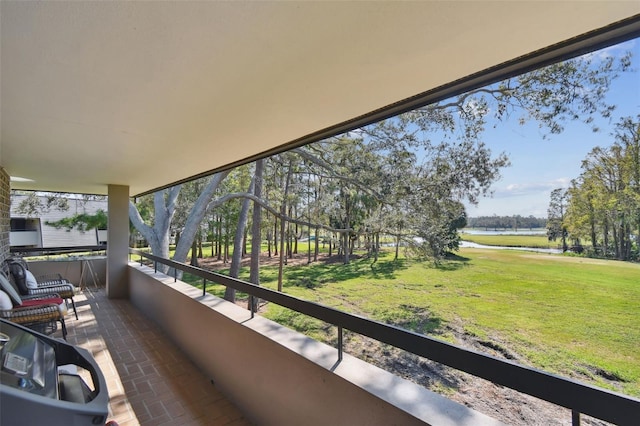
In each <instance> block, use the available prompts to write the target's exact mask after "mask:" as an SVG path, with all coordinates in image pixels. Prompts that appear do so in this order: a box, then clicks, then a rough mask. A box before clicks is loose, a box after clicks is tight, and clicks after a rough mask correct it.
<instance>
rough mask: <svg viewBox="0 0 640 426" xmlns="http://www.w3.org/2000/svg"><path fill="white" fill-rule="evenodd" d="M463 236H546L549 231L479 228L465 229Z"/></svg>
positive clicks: (462, 230) (462, 232)
mask: <svg viewBox="0 0 640 426" xmlns="http://www.w3.org/2000/svg"><path fill="white" fill-rule="evenodd" d="M460 233H461V234H469V235H546V233H547V230H546V229H545V228H534V229H518V230H517V231H516V230H514V229H498V230H488V231H486V230H484V229H478V228H464V229H461V230H460Z"/></svg>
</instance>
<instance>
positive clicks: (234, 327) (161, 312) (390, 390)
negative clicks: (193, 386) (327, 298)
mask: <svg viewBox="0 0 640 426" xmlns="http://www.w3.org/2000/svg"><path fill="white" fill-rule="evenodd" d="M129 283H130V300H131V302H132V303H133V304H134V305H135V306H136V307H137V308H138V309H139V310H141V311H142V312H143V313H144V314H145V315H147V316H148V317H150V318H151V319H152V320H153V321H155V322H156V323H157V324H158V325H159V326H160V327H161V328H162V329H163V330H164V331H165V332H166V333H167V335H168V336H169V338H171V339H172V340H173V341H174V343H175V344H176V345H177V346H179V347H180V348H181V350H183V351H184V352H185V353H186V354H187V355H188V356H189V357H190V358H191V359H192V360H193V362H194V363H195V364H196V365H198V366H199V367H200V369H201V370H202V371H203V372H204V374H206V375H207V376H208V377H209V378H210V379H211V380H212V381H213V382H214V383H215V384H216V386H217V387H218V388H219V389H220V390H221V391H223V392H224V393H225V394H226V395H227V396H228V397H229V398H230V399H231V400H233V401H234V402H235V403H236V404H237V405H238V406H239V407H240V408H241V409H242V410H243V412H244V413H245V415H247V416H248V417H249V418H250V419H251V420H253V421H254V422H255V423H256V424H261V425H301V424H304V425H328V424H329V425H412V424H437V425H483V424H497V422H495V421H494V420H493V419H490V418H488V417H486V416H484V415H482V414H479V413H477V412H475V411H472V410H469V409H468V408H466V407H464V406H462V405H459V404H456V403H454V402H452V401H450V400H448V399H446V398H444V397H441V396H440V395H437V394H434V393H433V392H430V391H428V390H426V389H424V388H422V387H421V386H418V385H416V384H414V383H411V382H409V381H406V380H403V379H401V378H399V377H396V376H394V375H392V374H390V373H388V372H386V371H384V370H381V369H379V368H377V367H374V366H372V365H370V364H367V363H365V362H363V361H361V360H359V359H356V358H354V357H351V356H349V355H348V354H345V355H344V359H343V360H342V362H340V363H338V362H337V350H336V349H335V348H332V347H329V346H327V345H325V344H322V343H319V342H317V341H315V340H312V339H310V338H308V337H306V336H304V335H301V334H300V333H297V332H294V331H292V330H290V329H287V328H286V327H283V326H280V325H279V324H277V323H274V322H272V321H269V320H267V319H265V318H263V317H260V316H256V317H255V318H253V319H251V318H250V313H249V312H248V311H247V310H245V309H243V308H241V307H239V306H237V305H235V304H232V303H229V302H226V301H224V300H221V299H219V298H217V297H214V296H211V295H206V296H204V297H203V296H202V291H201V290H198V289H196V288H194V287H192V286H190V285H188V284H185V283H183V282H180V281H178V282H175V283H174V280H173V278H171V277H167V276H166V275H163V274H159V273H154V272H153V270H152V269H150V268H148V267H145V266H139V265H138V264H135V263H130V264H129Z"/></svg>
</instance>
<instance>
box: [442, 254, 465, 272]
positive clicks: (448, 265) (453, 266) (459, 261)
mask: <svg viewBox="0 0 640 426" xmlns="http://www.w3.org/2000/svg"><path fill="white" fill-rule="evenodd" d="M470 260H471V259H470V258H468V257H464V256H460V255H458V254H455V253H447V254H446V255H445V256H444V259H443V260H442V261H439V262H434V264H433V267H434V268H435V269H438V270H440V271H444V272H447V271H457V270H460V269H462V268H464V267H466V266H467V265H468V263H469V261H470Z"/></svg>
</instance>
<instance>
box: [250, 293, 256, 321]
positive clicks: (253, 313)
mask: <svg viewBox="0 0 640 426" xmlns="http://www.w3.org/2000/svg"><path fill="white" fill-rule="evenodd" d="M249 303H251V318H253V317H254V316H255V310H256V300H255V298H254V297H253V294H252V295H251V296H249Z"/></svg>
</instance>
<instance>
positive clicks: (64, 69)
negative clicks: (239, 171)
mask: <svg viewBox="0 0 640 426" xmlns="http://www.w3.org/2000/svg"><path fill="white" fill-rule="evenodd" d="M638 13H640V2H637V1H629V2H614V1H585V2H576V1H567V2H560V1H556V2H546V1H545V2H538V1H511V2H505V1H495V2H491V1H466V2H461V1H458V2H441V1H434V2H430V1H429V2H206V1H205V2H182V1H180V2H178V1H175V2H124V1H122V2H120V1H119V2H89V1H84V2H82V1H70V2H57V1H56V2H26V1H15V2H14V1H4V0H3V1H2V2H1V3H0V14H1V22H0V25H1V27H0V31H1V45H0V49H1V51H0V61H1V62H0V65H1V74H0V77H1V92H0V104H1V105H0V106H1V109H0V114H1V115H0V120H1V121H0V125H1V139H0V165H1V166H2V167H3V168H5V170H7V172H8V173H9V174H10V175H12V176H19V177H23V178H29V179H32V180H33V182H12V188H18V189H39V190H50V191H63V192H81V193H96V194H103V193H106V190H107V187H106V185H107V184H118V185H128V186H130V193H131V194H139V193H141V192H144V191H147V190H150V189H154V188H157V187H160V186H164V185H167V184H170V183H172V182H175V181H178V180H181V179H184V178H187V177H190V176H193V175H196V174H199V173H202V172H205V171H208V170H212V169H216V168H220V167H223V166H225V165H228V164H230V163H233V162H237V161H240V160H242V159H245V158H247V157H250V156H253V155H255V154H258V153H261V152H264V151H267V150H270V149H273V148H275V147H278V146H281V145H283V144H286V143H287V142H290V141H293V140H296V139H298V138H301V137H304V136H306V135H309V134H311V133H314V132H316V131H319V130H322V129H325V128H327V127H330V126H333V125H336V124H338V123H341V122H344V121H346V120H349V119H352V118H355V117H358V116H361V115H363V114H366V113H368V112H370V111H372V110H375V109H378V108H381V107H384V106H386V105H389V104H391V103H394V102H397V101H399V100H402V99H404V98H407V97H410V96H413V95H416V94H418V93H421V92H425V91H428V90H431V89H433V88H436V87H438V86H441V85H443V84H446V83H449V82H451V81H453V80H456V79H459V78H462V77H465V76H468V75H470V74H473V73H476V72H478V71H481V70H484V69H486V68H489V67H491V66H494V65H496V64H500V63H503V62H505V61H508V60H511V59H513V58H516V57H519V56H521V55H526V54H528V53H530V52H533V51H536V50H538V49H541V48H545V47H547V46H549V45H552V44H554V43H558V42H561V41H564V40H567V39H569V38H571V37H574V36H577V35H580V34H583V33H585V32H588V31H590V30H593V29H597V28H600V27H603V26H606V25H608V24H611V23H613V22H616V21H619V20H621V19H624V18H627V17H630V16H633V15H635V14H638Z"/></svg>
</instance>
